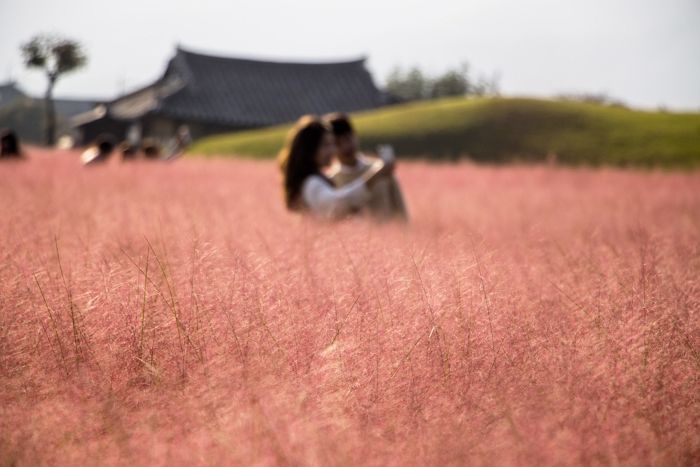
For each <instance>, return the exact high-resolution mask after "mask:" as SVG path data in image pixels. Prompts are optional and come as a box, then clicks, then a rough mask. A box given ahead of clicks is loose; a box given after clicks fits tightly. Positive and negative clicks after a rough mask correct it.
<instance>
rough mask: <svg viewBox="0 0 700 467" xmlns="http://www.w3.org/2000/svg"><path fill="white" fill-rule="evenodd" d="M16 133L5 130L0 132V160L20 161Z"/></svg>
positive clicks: (20, 150)
mask: <svg viewBox="0 0 700 467" xmlns="http://www.w3.org/2000/svg"><path fill="white" fill-rule="evenodd" d="M23 157H24V155H23V154H22V149H21V148H20V146H19V138H18V137H17V133H15V132H14V131H12V130H10V129H8V128H5V129H2V130H0V159H22V158H23Z"/></svg>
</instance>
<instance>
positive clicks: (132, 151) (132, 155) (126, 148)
mask: <svg viewBox="0 0 700 467" xmlns="http://www.w3.org/2000/svg"><path fill="white" fill-rule="evenodd" d="M119 152H120V153H121V155H122V162H130V161H133V160H136V159H137V158H138V156H139V148H138V146H136V145H134V144H131V143H130V142H129V141H122V143H121V144H120V145H119Z"/></svg>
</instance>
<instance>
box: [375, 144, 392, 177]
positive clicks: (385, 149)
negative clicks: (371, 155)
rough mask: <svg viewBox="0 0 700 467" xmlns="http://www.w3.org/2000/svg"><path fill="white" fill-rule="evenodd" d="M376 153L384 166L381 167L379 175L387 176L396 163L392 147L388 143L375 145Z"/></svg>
mask: <svg viewBox="0 0 700 467" xmlns="http://www.w3.org/2000/svg"><path fill="white" fill-rule="evenodd" d="M377 155H378V156H379V158H380V159H381V160H382V161H383V162H384V167H382V170H381V171H380V174H379V176H389V175H391V174H393V173H394V167H395V165H396V157H395V156H394V148H393V147H391V145H390V144H380V145H379V146H377Z"/></svg>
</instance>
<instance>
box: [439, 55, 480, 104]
mask: <svg viewBox="0 0 700 467" xmlns="http://www.w3.org/2000/svg"><path fill="white" fill-rule="evenodd" d="M472 87H473V85H472V83H471V82H470V79H469V65H467V64H466V63H464V64H462V66H461V67H459V68H457V69H454V70H448V71H447V72H446V73H445V74H443V75H442V76H438V77H437V78H435V79H434V80H433V82H432V87H431V91H430V97H432V98H434V99H435V98H439V97H448V96H466V95H468V94H470V91H471V90H472Z"/></svg>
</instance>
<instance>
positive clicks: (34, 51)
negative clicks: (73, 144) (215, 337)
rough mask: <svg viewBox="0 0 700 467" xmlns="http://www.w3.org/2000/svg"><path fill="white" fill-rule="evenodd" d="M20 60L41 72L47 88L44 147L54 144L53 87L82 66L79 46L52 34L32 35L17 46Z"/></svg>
mask: <svg viewBox="0 0 700 467" xmlns="http://www.w3.org/2000/svg"><path fill="white" fill-rule="evenodd" d="M21 51H22V57H23V58H24V64H25V66H27V68H39V69H41V70H44V72H45V73H46V78H47V80H48V85H47V88H46V96H45V112H46V144H48V145H53V144H54V142H55V141H56V110H55V108H54V103H53V88H54V86H55V85H56V81H58V78H59V77H61V76H62V75H64V74H66V73H70V72H71V71H75V70H77V69H79V68H81V67H83V66H84V65H85V63H86V62H87V57H86V56H85V54H84V53H83V51H82V47H81V46H80V44H79V43H77V42H75V41H72V40H70V39H66V38H64V37H58V36H52V35H43V34H42V35H38V36H34V37H33V38H32V39H31V40H30V41H29V42H27V43H25V44H23V45H22V46H21Z"/></svg>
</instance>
